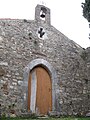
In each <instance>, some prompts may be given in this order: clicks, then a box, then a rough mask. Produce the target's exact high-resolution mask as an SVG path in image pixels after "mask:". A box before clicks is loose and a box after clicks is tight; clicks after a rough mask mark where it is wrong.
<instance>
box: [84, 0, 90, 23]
mask: <svg viewBox="0 0 90 120" xmlns="http://www.w3.org/2000/svg"><path fill="white" fill-rule="evenodd" d="M82 8H83V16H84V18H86V19H87V20H88V22H90V0H85V3H82Z"/></svg>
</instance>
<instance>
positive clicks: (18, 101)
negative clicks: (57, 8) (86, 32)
mask: <svg viewBox="0 0 90 120" xmlns="http://www.w3.org/2000/svg"><path fill="white" fill-rule="evenodd" d="M38 65H41V66H42V67H45V68H46V69H47V71H48V72H49V74H50V76H51V79H52V112H53V113H56V114H57V113H58V114H60V115H87V114H88V113H89V112H90V48H87V49H83V48H82V47H80V46H79V45H78V44H76V43H75V42H74V41H72V40H70V39H69V38H67V37H66V36H65V35H64V34H62V33H61V32H59V31H58V30H57V29H56V28H54V27H53V26H52V25H51V23H50V9H49V8H47V7H45V6H43V5H37V6H36V9H35V20H26V19H24V20H21V19H19V20H18V19H0V105H1V114H6V115H7V114H8V113H10V114H16V115H18V114H19V115H20V114H22V113H26V112H28V110H27V94H28V89H27V88H28V76H29V73H30V71H31V70H32V69H33V68H34V67H36V66H38Z"/></svg>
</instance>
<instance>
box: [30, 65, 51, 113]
mask: <svg viewBox="0 0 90 120" xmlns="http://www.w3.org/2000/svg"><path fill="white" fill-rule="evenodd" d="M28 110H31V111H32V112H34V113H35V112H36V113H39V114H43V115H45V114H47V113H48V111H51V110H52V85H51V79H50V76H49V74H48V72H47V71H46V70H45V69H44V68H42V67H36V68H34V69H33V70H32V71H31V72H30V75H29V81H28Z"/></svg>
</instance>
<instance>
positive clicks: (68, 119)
mask: <svg viewBox="0 0 90 120" xmlns="http://www.w3.org/2000/svg"><path fill="white" fill-rule="evenodd" d="M36 119H38V120H90V117H59V118H55V117H54V118H53V117H49V118H42V117H41V118H38V117H37V118H24V117H15V118H4V117H3V118H1V120H36Z"/></svg>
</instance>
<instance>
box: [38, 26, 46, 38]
mask: <svg viewBox="0 0 90 120" xmlns="http://www.w3.org/2000/svg"><path fill="white" fill-rule="evenodd" d="M38 33H39V34H40V38H42V37H43V35H44V34H45V32H44V31H43V28H40V30H38Z"/></svg>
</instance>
